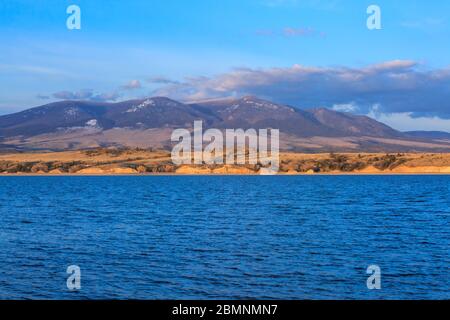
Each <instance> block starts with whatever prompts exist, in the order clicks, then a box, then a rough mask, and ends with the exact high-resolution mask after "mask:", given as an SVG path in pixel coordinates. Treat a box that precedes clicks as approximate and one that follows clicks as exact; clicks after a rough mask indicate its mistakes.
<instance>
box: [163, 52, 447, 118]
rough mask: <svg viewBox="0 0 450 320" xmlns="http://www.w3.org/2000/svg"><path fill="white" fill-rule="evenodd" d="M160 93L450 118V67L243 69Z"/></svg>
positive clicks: (390, 64) (394, 64)
mask: <svg viewBox="0 0 450 320" xmlns="http://www.w3.org/2000/svg"><path fill="white" fill-rule="evenodd" d="M156 93H157V94H159V95H167V96H171V97H173V98H178V99H182V100H198V99H206V98H219V97H228V96H242V95H256V96H260V97H263V98H267V99H270V100H273V101H276V102H280V103H286V104H290V105H293V106H298V107H302V108H312V107H318V106H325V107H329V108H332V107H333V106H336V105H337V106H339V105H350V104H352V105H354V106H357V109H358V110H359V112H360V113H364V114H366V113H368V112H369V111H370V110H371V109H372V107H373V105H379V112H383V113H404V112H409V113H411V116H412V117H419V116H420V117H423V116H438V117H441V118H449V119H450V68H442V69H432V70H424V69H423V66H421V65H419V64H418V63H417V62H415V61H409V60H393V61H385V62H382V63H379V64H374V65H369V66H365V67H361V68H349V67H309V66H302V65H294V66H292V67H287V68H270V69H250V68H241V69H235V70H232V71H230V72H228V73H223V74H219V75H217V76H213V77H197V78H188V79H186V80H185V81H183V82H181V83H175V84H167V85H163V86H161V87H160V88H159V89H158V90H156ZM355 108H356V107H355Z"/></svg>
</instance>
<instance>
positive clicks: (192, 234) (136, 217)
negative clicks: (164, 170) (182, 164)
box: [0, 175, 450, 299]
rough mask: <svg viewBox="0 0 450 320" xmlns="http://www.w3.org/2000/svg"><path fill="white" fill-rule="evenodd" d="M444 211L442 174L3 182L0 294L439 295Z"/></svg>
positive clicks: (449, 236) (444, 258)
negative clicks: (374, 279) (377, 283)
mask: <svg viewBox="0 0 450 320" xmlns="http://www.w3.org/2000/svg"><path fill="white" fill-rule="evenodd" d="M449 206H450V176H425V175H422V176H104V177H87V176H70V177H68V176H55V177H45V176H40V177H38V176H36V177H31V176H11V177H5V176H3V177H0V225H1V227H0V249H1V250H0V298H1V299H24V298H27V299H128V298H133V299H449V298H450V290H449V288H450V275H449V272H450V271H449V270H450V269H449V266H450V254H449V252H450V251H449V249H450V223H449V222H450V209H449ZM70 265H76V266H79V267H80V270H81V289H80V290H78V291H70V290H68V288H67V286H66V280H67V278H68V277H69V275H68V274H67V273H66V269H67V267H68V266H70ZM370 265H377V266H379V267H380V269H381V286H382V287H381V289H380V290H369V289H368V288H367V285H366V280H367V278H368V277H369V276H370V274H367V273H366V269H367V267H368V266H370Z"/></svg>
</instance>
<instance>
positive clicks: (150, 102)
mask: <svg viewBox="0 0 450 320" xmlns="http://www.w3.org/2000/svg"><path fill="white" fill-rule="evenodd" d="M155 105H156V103H155V101H153V100H152V99H147V100H145V101H144V102H142V103H140V104H138V105H136V106H132V107H131V108H130V109H128V110H127V111H126V112H128V113H130V112H138V111H139V110H142V109H144V108H147V107H149V106H155Z"/></svg>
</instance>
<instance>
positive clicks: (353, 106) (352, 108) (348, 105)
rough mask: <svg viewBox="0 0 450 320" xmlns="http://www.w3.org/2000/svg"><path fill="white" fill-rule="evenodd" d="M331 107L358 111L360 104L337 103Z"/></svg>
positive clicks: (345, 110)
mask: <svg viewBox="0 0 450 320" xmlns="http://www.w3.org/2000/svg"><path fill="white" fill-rule="evenodd" d="M331 109H333V110H334V111H339V112H355V111H358V106H357V105H355V104H354V103H353V102H352V103H344V104H335V105H333V107H332V108H331Z"/></svg>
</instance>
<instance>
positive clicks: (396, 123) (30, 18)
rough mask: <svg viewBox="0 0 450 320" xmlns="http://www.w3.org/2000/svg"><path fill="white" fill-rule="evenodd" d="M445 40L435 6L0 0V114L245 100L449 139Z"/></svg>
mask: <svg viewBox="0 0 450 320" xmlns="http://www.w3.org/2000/svg"><path fill="white" fill-rule="evenodd" d="M70 5H77V6H78V7H79V8H80V10H81V19H80V21H81V29H79V30H70V29H68V28H67V26H66V20H67V19H68V18H69V16H70V14H67V13H66V10H67V7H68V6H70ZM370 5H377V6H378V7H379V8H380V10H381V29H379V30H369V29H368V28H367V19H368V18H369V16H370V14H368V13H367V8H368V7H369V6H370ZM449 39H450V1H446V0H435V1H433V2H432V4H431V3H430V2H429V1H424V0H396V1H391V0H371V1H365V0H226V1H225V0H223V1H213V0H190V1H185V0H127V1H120V0H109V1H106V0H104V1H103V0H98V1H92V0H70V1H66V0H8V1H4V0H1V1H0V40H1V41H0V114H7V113H12V112H16V111H20V110H24V109H27V108H30V107H34V106H38V105H42V104H46V103H50V102H53V101H58V100H63V99H82V100H97V101H99V100H103V101H121V100H126V99H131V98H144V97H149V96H154V95H165V96H169V97H171V98H174V99H178V100H181V101H196V100H202V99H208V98H220V97H228V96H241V95H256V96H259V97H261V98H266V99H269V100H272V101H274V102H279V103H286V104H289V105H293V106H295V107H299V108H313V107H327V108H332V109H335V110H339V111H346V112H352V113H357V114H366V115H370V116H371V117H374V118H376V119H379V120H382V121H383V122H385V123H387V124H389V125H391V126H393V127H394V128H396V129H399V130H443V131H449V132H450V61H449V57H450V41H449Z"/></svg>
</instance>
